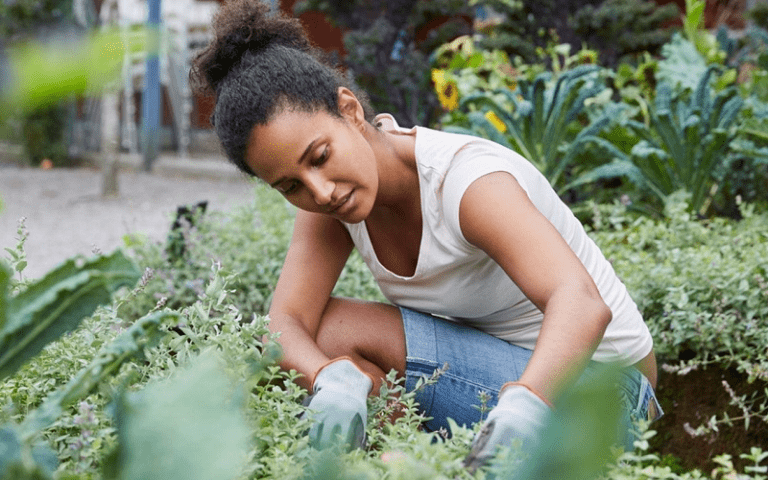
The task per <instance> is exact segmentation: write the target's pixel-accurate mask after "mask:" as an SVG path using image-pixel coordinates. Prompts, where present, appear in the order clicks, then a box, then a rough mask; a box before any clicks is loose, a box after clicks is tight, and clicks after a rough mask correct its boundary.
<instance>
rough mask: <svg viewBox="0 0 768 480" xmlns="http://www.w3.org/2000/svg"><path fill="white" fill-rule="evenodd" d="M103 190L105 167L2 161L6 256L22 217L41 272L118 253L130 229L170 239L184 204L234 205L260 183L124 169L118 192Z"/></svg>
mask: <svg viewBox="0 0 768 480" xmlns="http://www.w3.org/2000/svg"><path fill="white" fill-rule="evenodd" d="M222 162H223V161H222ZM222 168H233V167H231V166H229V165H227V164H226V163H222ZM101 190H102V178H101V173H100V172H99V171H98V170H95V169H92V168H72V169H65V168H54V169H50V170H41V169H38V168H22V167H18V166H6V165H2V164H0V201H1V202H2V205H3V206H2V209H0V258H3V259H7V258H9V257H8V254H7V252H6V251H5V248H13V247H15V245H16V243H17V240H16V237H17V233H16V232H17V228H18V222H19V219H21V218H22V217H24V218H25V219H26V220H25V225H26V229H27V230H28V232H29V237H28V238H27V241H26V244H25V250H26V253H27V260H28V266H27V268H26V269H25V270H24V274H25V276H26V277H27V278H39V277H40V276H41V275H42V274H44V273H45V272H47V271H48V270H50V269H51V268H52V267H54V266H56V265H58V264H59V263H61V262H62V261H64V260H65V259H67V258H69V257H70V256H72V255H75V254H84V255H91V254H92V252H94V250H95V249H98V250H99V251H101V252H104V253H107V252H111V251H112V250H114V249H115V248H117V247H119V246H121V245H122V244H123V236H124V235H126V234H129V233H131V234H133V233H140V234H144V235H146V236H148V237H149V238H151V239H157V240H161V239H164V238H165V237H166V236H167V234H168V229H169V227H170V224H171V222H172V220H173V217H174V214H175V211H176V207H177V206H178V205H183V204H190V203H196V202H198V201H201V200H207V201H208V209H209V210H226V209H230V208H232V207H234V206H237V205H243V204H247V203H249V202H251V201H252V199H253V195H252V191H253V183H252V182H251V181H250V180H247V179H246V178H245V177H238V176H230V177H229V178H191V177H189V176H185V175H183V174H180V173H176V174H168V173H164V174H158V173H144V172H136V171H121V172H120V173H119V194H118V196H116V197H113V198H105V197H103V196H102V195H101Z"/></svg>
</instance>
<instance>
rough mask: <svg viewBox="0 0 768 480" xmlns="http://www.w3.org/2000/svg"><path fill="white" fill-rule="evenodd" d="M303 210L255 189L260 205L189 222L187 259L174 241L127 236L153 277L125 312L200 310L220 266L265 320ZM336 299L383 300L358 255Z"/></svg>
mask: <svg viewBox="0 0 768 480" xmlns="http://www.w3.org/2000/svg"><path fill="white" fill-rule="evenodd" d="M295 211H296V210H295V208H294V207H293V206H292V205H290V204H288V203H286V202H285V200H284V199H283V197H282V196H281V195H280V194H279V193H277V192H276V191H274V190H273V189H270V188H268V187H267V186H266V185H262V184H255V186H254V203H253V204H252V205H248V206H244V207H239V208H236V209H233V210H232V211H231V212H228V213H223V212H207V213H205V214H202V215H200V216H199V217H198V218H196V219H195V220H193V221H192V222H191V224H190V223H187V222H184V223H183V227H182V228H183V234H182V235H183V238H184V241H185V255H184V256H183V257H181V258H176V259H174V258H173V257H172V256H169V254H168V243H167V242H148V241H146V240H145V239H142V238H141V236H140V235H137V236H129V237H127V238H126V242H127V245H128V246H129V248H130V249H131V250H132V251H133V252H134V255H135V257H136V260H137V262H138V263H139V264H140V265H142V267H143V268H148V269H150V271H151V272H152V273H151V278H150V279H149V280H148V282H147V284H146V286H145V287H144V289H143V291H142V292H141V293H140V294H138V295H137V297H136V298H135V299H134V300H132V301H131V302H126V303H124V304H123V305H122V306H121V312H120V313H121V315H123V316H125V317H126V318H130V319H135V318H139V317H140V316H142V315H144V314H145V313H146V312H147V311H148V310H150V309H152V308H154V306H155V305H156V304H157V303H158V302H161V304H162V305H163V306H164V307H167V308H172V309H178V308H183V307H186V306H188V305H190V304H192V303H193V302H194V301H195V300H196V299H197V297H198V296H199V295H200V294H201V293H202V292H203V289H204V286H205V285H207V284H208V282H209V281H210V279H211V275H212V271H211V265H212V264H215V265H217V266H218V267H219V268H220V269H221V273H220V275H222V276H226V277H228V278H231V280H230V284H229V289H230V290H231V292H230V294H229V297H230V299H231V301H232V302H233V303H235V304H236V305H238V309H239V310H240V312H241V313H242V315H243V316H244V317H246V318H250V317H252V316H253V315H255V314H258V315H265V314H266V313H267V311H268V308H269V304H270V301H271V297H272V289H273V288H274V285H275V284H276V283H277V279H278V277H279V276H280V271H281V269H282V266H283V259H284V258H285V254H286V252H287V251H288V244H289V241H290V238H291V231H292V224H293V217H294V215H295ZM170 223H171V222H170V219H169V226H170ZM334 295H339V296H357V297H361V298H365V299H375V300H381V299H383V296H382V294H381V292H380V290H379V288H378V286H377V285H376V283H375V281H374V280H373V276H372V275H371V274H370V272H369V271H368V268H367V267H366V266H365V263H364V262H363V260H362V258H361V257H360V256H359V254H358V253H357V252H354V253H353V255H352V256H351V258H350V261H349V262H348V263H347V265H346V266H345V267H344V270H343V271H342V274H341V277H340V279H339V282H338V283H337V285H336V288H335V290H334Z"/></svg>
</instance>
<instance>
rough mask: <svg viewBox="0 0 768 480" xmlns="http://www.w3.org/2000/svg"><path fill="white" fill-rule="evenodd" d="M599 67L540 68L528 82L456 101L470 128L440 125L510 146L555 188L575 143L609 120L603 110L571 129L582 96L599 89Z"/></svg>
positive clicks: (572, 155)
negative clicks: (542, 70) (556, 71)
mask: <svg viewBox="0 0 768 480" xmlns="http://www.w3.org/2000/svg"><path fill="white" fill-rule="evenodd" d="M599 71H600V68H599V67H597V66H594V65H583V66H578V67H576V68H573V69H571V70H567V71H565V72H563V73H562V74H561V75H560V76H559V77H557V78H554V79H553V78H552V76H551V74H548V73H542V74H539V75H537V76H536V78H535V79H534V80H533V81H532V82H528V81H525V80H519V81H518V83H517V88H516V89H515V90H509V89H501V90H494V91H492V92H489V93H485V92H481V93H476V94H473V95H469V96H467V97H465V98H463V99H462V100H461V106H462V107H463V108H465V109H468V110H469V113H468V114H467V118H468V120H469V122H470V124H471V127H470V128H465V127H458V126H454V125H450V126H447V127H446V128H445V130H448V131H453V132H458V133H468V134H474V135H477V134H482V135H483V136H486V137H488V138H490V139H491V140H494V141H496V142H498V143H500V144H502V145H504V146H507V147H509V148H512V149H514V150H516V151H517V152H519V153H520V154H521V155H522V156H524V157H525V158H526V159H528V160H529V161H531V163H533V164H534V165H535V166H536V167H537V168H538V169H539V170H540V171H541V172H542V173H543V174H544V175H545V176H546V177H547V178H548V179H549V181H550V183H551V184H552V185H553V186H556V187H560V186H562V183H563V180H564V178H565V173H566V172H567V170H568V168H569V167H571V166H572V163H573V160H574V158H575V154H576V153H577V152H578V149H579V147H580V146H581V145H582V144H583V143H584V142H586V141H588V140H589V139H590V138H592V137H593V136H594V135H596V134H598V133H599V132H600V131H601V130H602V129H603V128H605V127H606V126H607V125H608V124H609V116H608V115H607V114H606V115H602V116H600V117H599V118H597V119H596V120H595V121H593V122H591V123H589V124H588V125H587V126H583V125H582V126H580V130H579V132H578V133H577V134H574V133H573V131H572V130H571V127H572V126H573V124H574V122H576V120H577V119H579V116H580V115H581V114H582V113H585V101H586V100H587V99H588V98H591V97H594V96H597V95H599V94H600V93H601V92H603V91H604V90H605V85H604V84H603V82H602V80H601V79H600V77H599V75H598V73H599ZM496 96H498V97H501V98H503V99H504V100H505V102H504V103H501V102H499V101H498V100H497V99H496Z"/></svg>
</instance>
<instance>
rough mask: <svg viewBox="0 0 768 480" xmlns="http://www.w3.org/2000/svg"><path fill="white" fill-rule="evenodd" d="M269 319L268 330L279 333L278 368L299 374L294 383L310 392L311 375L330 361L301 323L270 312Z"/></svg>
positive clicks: (284, 315)
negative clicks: (300, 375)
mask: <svg viewBox="0 0 768 480" xmlns="http://www.w3.org/2000/svg"><path fill="white" fill-rule="evenodd" d="M269 317H270V322H269V330H270V331H271V332H273V333H276V332H278V333H279V336H278V337H277V339H276V341H277V342H278V343H279V344H280V346H281V347H282V348H283V357H282V359H281V360H280V368H282V369H283V370H286V371H288V370H296V371H297V372H299V373H301V374H302V377H301V378H298V379H297V380H296V383H298V384H299V385H300V386H302V387H304V388H306V389H307V390H311V388H312V385H311V384H310V382H311V381H312V375H314V373H315V372H317V370H318V369H320V367H322V366H323V365H325V364H326V363H328V361H329V360H330V359H329V358H328V356H326V355H325V354H324V353H323V352H322V351H321V350H320V347H318V345H317V343H316V341H315V339H314V338H312V335H310V333H309V332H308V331H307V329H306V327H305V326H304V325H303V324H302V323H301V321H299V320H297V319H295V318H293V317H291V316H290V315H286V314H281V313H271V312H270V314H269Z"/></svg>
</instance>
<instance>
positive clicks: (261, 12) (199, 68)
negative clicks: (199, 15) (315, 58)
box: [190, 0, 314, 93]
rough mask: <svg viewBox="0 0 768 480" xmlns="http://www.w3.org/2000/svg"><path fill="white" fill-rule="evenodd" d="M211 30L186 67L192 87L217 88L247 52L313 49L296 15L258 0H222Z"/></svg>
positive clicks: (212, 90)
mask: <svg viewBox="0 0 768 480" xmlns="http://www.w3.org/2000/svg"><path fill="white" fill-rule="evenodd" d="M213 32H214V38H213V40H212V41H211V43H210V44H209V45H208V46H207V47H206V48H204V49H203V50H202V51H201V52H200V53H199V54H197V56H196V58H195V61H194V62H193V67H192V70H191V71H190V79H191V80H192V84H193V85H194V86H195V88H196V89H202V90H204V91H208V92H210V93H213V92H216V91H217V90H218V87H219V85H220V84H221V82H222V81H223V80H224V78H225V77H226V76H227V75H228V74H229V72H230V71H231V70H232V69H233V68H234V67H235V66H237V65H238V64H239V63H240V60H241V58H242V57H243V55H244V54H246V53H247V52H250V53H251V54H254V53H258V52H259V51H261V50H264V49H266V48H267V47H270V46H272V45H282V46H285V47H290V48H295V49H297V50H301V51H304V52H312V51H313V50H314V49H313V47H312V44H311V43H310V41H309V38H308V37H307V34H306V32H305V31H304V28H303V27H302V25H301V22H300V21H299V20H298V19H296V18H291V17H289V16H287V15H285V14H284V13H283V12H280V11H277V12H272V9H271V7H270V6H269V5H268V4H266V3H264V2H263V1H260V0H231V1H228V2H226V3H225V4H224V5H222V6H221V8H220V9H219V11H218V12H217V13H216V15H215V16H214V18H213Z"/></svg>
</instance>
